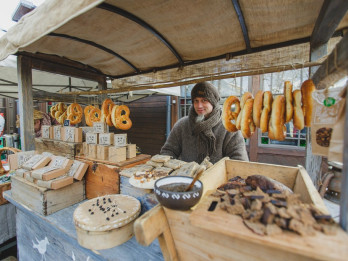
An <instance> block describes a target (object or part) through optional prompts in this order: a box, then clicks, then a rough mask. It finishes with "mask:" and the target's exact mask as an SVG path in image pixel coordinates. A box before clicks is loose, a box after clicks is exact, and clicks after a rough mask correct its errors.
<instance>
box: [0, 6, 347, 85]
mask: <svg viewBox="0 0 348 261" xmlns="http://www.w3.org/2000/svg"><path fill="white" fill-rule="evenodd" d="M328 2H330V1H324V0H272V1H258V0H239V1H237V0H220V1H211V0H190V1H186V0H171V1H168V0H143V1H136V0H127V1H121V0H106V1H102V0H74V1H70V0H46V1H45V2H44V3H43V4H42V5H40V6H39V7H37V8H36V9H34V10H33V11H31V12H30V13H28V14H27V15H25V16H23V17H22V18H21V19H20V21H19V22H18V24H16V25H15V26H14V27H12V28H10V30H9V31H8V32H7V33H6V34H5V35H4V36H3V37H2V38H0V60H3V59H5V58H6V57H7V56H9V55H10V54H23V55H26V56H31V57H34V58H35V59H38V60H40V61H54V63H55V64H60V63H61V64H65V65H68V66H70V67H71V68H78V69H83V70H84V71H87V72H90V73H91V74H97V75H100V76H104V77H105V76H107V77H109V78H110V79H115V82H113V88H120V91H122V90H124V89H122V84H120V81H117V79H120V78H124V77H127V76H137V75H143V74H146V73H147V74H149V73H150V74H153V75H152V76H151V77H150V78H151V79H150V81H154V80H157V81H165V82H168V81H171V80H172V81H179V80H180V77H181V76H180V75H182V74H183V68H188V67H189V66H196V67H191V68H192V70H190V72H189V73H186V75H185V76H183V77H182V78H184V77H187V74H189V75H194V74H195V73H197V71H199V72H198V74H202V68H203V67H202V64H207V63H209V62H212V61H216V62H217V63H223V62H226V61H229V60H230V59H231V58H235V57H238V56H240V55H243V54H253V53H258V52H260V51H264V50H270V49H275V48H278V47H287V46H294V45H296V44H303V43H309V42H310V36H311V35H312V32H313V29H314V27H315V24H316V22H317V19H318V17H319V16H320V11H321V9H322V6H323V4H327V3H328ZM343 10H344V14H345V11H346V9H343ZM341 17H343V19H342V20H341V21H340V22H339V24H338V26H337V27H336V28H334V29H335V30H341V29H344V28H346V27H347V26H348V16H347V14H345V15H342V16H341ZM301 48H302V47H301ZM301 50H302V49H301ZM284 53H289V49H285V50H284ZM304 53H305V55H304V54H302V53H300V54H299V55H301V56H302V58H303V56H306V57H305V58H303V60H302V62H303V63H305V62H307V61H308V56H309V54H308V53H307V52H304ZM267 57H270V56H269V55H266V56H264V57H262V58H263V59H264V60H263V62H264V63H265V64H266V63H267ZM277 57H278V56H277ZM277 57H271V58H268V60H269V61H270V64H272V59H273V60H277V59H276V58H277ZM257 59H258V60H260V58H259V57H258V58H257ZM270 59H271V60H270ZM232 60H235V59H232ZM243 65H245V61H240V64H239V67H238V70H239V71H240V70H243V68H244V67H243ZM224 66H225V65H223V66H221V68H220V69H221V71H223V70H224ZM213 67H214V66H212V68H213ZM166 69H167V70H168V69H172V70H173V69H174V70H175V72H176V77H172V76H168V75H165V73H161V74H159V75H155V74H156V72H163V71H164V70H166ZM230 70H232V71H233V70H234V71H236V68H234V69H233V68H232V69H230ZM221 71H220V72H219V73H221ZM215 73H217V72H215ZM203 74H205V75H209V74H210V73H207V72H206V71H204V72H203ZM211 74H214V71H213V70H212V71H211ZM159 78H160V80H158V79H159ZM174 78H175V79H174ZM137 80H138V79H137ZM147 82H149V81H147ZM130 85H131V84H130ZM132 89H136V87H129V88H128V89H127V90H132Z"/></svg>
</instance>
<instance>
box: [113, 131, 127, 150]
mask: <svg viewBox="0 0 348 261" xmlns="http://www.w3.org/2000/svg"><path fill="white" fill-rule="evenodd" d="M126 145H127V133H121V134H115V135H114V146H115V147H123V146H126Z"/></svg>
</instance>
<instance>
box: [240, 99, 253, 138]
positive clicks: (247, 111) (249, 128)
mask: <svg viewBox="0 0 348 261" xmlns="http://www.w3.org/2000/svg"><path fill="white" fill-rule="evenodd" d="M253 104H254V99H248V100H247V101H246V102H245V104H244V108H243V110H242V112H241V114H242V117H241V132H242V135H243V137H244V138H246V139H248V138H250V137H251V135H252V134H253V133H254V132H255V124H254V121H253V114H252V113H253Z"/></svg>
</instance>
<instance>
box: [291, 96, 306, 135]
mask: <svg viewBox="0 0 348 261" xmlns="http://www.w3.org/2000/svg"><path fill="white" fill-rule="evenodd" d="M292 96H293V100H294V116H293V123H294V126H295V128H296V129H298V130H302V129H303V128H304V116H303V111H302V107H301V99H302V95H301V90H295V91H294V92H293V93H292Z"/></svg>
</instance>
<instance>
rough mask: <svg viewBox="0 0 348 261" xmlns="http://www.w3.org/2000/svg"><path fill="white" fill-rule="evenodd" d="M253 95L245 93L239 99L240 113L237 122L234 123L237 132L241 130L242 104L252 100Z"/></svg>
mask: <svg viewBox="0 0 348 261" xmlns="http://www.w3.org/2000/svg"><path fill="white" fill-rule="evenodd" d="M252 98H253V95H252V94H251V93H250V92H246V93H244V94H243V96H242V98H241V99H240V109H241V111H240V112H239V114H238V117H237V121H236V127H237V129H238V130H240V129H241V121H242V110H243V108H244V104H245V102H246V101H247V100H249V99H252Z"/></svg>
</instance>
